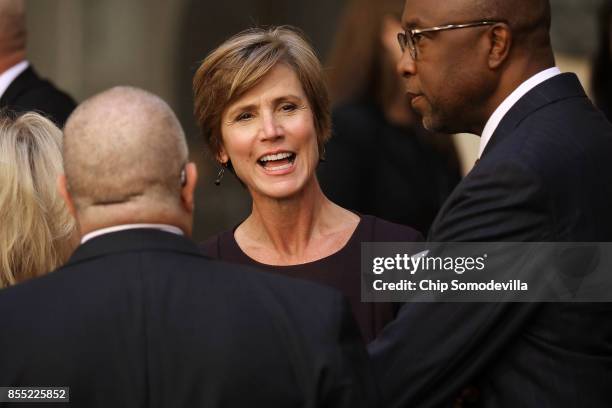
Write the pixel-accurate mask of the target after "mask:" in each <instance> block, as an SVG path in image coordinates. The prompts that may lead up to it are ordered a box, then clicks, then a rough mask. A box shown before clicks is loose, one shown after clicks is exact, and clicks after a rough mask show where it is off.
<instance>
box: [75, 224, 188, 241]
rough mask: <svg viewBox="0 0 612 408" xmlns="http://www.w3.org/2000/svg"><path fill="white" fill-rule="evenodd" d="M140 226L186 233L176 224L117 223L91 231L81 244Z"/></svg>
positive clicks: (174, 232)
mask: <svg viewBox="0 0 612 408" xmlns="http://www.w3.org/2000/svg"><path fill="white" fill-rule="evenodd" d="M140 228H150V229H157V230H161V231H166V232H171V233H173V234H177V235H185V234H184V233H183V231H182V230H181V229H180V228H178V227H175V226H174V225H167V224H123V225H115V226H113V227H108V228H101V229H99V230H95V231H91V232H90V233H88V234H85V235H83V238H81V244H84V243H85V242H87V241H89V240H90V239H92V238H95V237H98V236H100V235H104V234H110V233H111V232H117V231H124V230H129V229H140Z"/></svg>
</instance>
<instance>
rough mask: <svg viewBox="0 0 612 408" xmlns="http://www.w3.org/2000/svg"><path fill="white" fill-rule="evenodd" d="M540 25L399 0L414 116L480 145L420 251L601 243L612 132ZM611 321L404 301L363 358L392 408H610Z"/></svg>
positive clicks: (579, 311) (494, 0)
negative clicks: (561, 64) (439, 245)
mask: <svg viewBox="0 0 612 408" xmlns="http://www.w3.org/2000/svg"><path fill="white" fill-rule="evenodd" d="M550 23H551V16H550V5H549V3H548V1H547V0H406V2H405V6H404V11H403V16H402V25H403V29H404V30H405V31H404V32H402V33H400V34H399V35H398V40H399V42H400V47H401V48H402V50H403V55H402V59H401V61H400V63H399V65H398V70H399V72H400V74H401V76H402V77H403V79H404V83H405V88H406V92H407V93H408V95H409V96H410V97H411V103H412V107H413V108H414V109H415V110H416V111H417V112H418V113H419V114H420V116H421V117H422V121H423V124H424V126H425V127H426V128H428V129H430V130H432V131H440V132H447V133H458V132H469V133H474V134H477V135H480V137H481V140H480V152H479V160H478V162H477V164H476V165H475V167H474V168H473V170H472V171H471V172H470V173H469V174H468V175H467V176H466V177H465V178H464V180H463V181H462V182H461V183H460V184H459V185H458V187H457V188H456V189H455V190H454V192H453V193H452V194H451V195H450V197H449V198H448V200H447V201H446V203H445V204H444V205H443V207H442V209H441V211H440V212H439V213H438V216H437V218H436V220H435V221H434V223H433V225H432V228H431V230H430V235H429V237H428V238H429V240H430V241H433V242H441V241H466V242H483V241H516V242H522V241H552V242H555V241H570V242H572V241H574V242H576V241H587V242H589V241H604V242H609V241H612V126H611V125H610V123H608V122H607V121H606V120H605V118H604V116H603V115H602V114H601V113H600V112H599V111H597V110H596V109H595V108H594V107H593V105H592V104H591V102H590V101H589V99H588V98H587V96H586V95H585V93H584V91H583V89H582V87H581V85H580V83H579V82H578V79H577V77H576V76H575V75H574V74H570V73H566V74H562V73H560V71H559V69H558V68H557V67H555V61H554V57H553V52H552V48H551V44H550V37H549V28H550ZM570 29H571V27H570ZM576 35H580V33H579V32H577V33H576ZM610 322H612V305H610V304H607V303H600V304H589V303H582V304H579V303H573V304H560V303H556V304H555V303H550V304H544V305H543V304H536V303H531V304H530V303H522V304H512V303H504V304H501V303H500V304H485V303H480V304H466V303H460V304H451V305H449V304H406V305H404V306H403V307H402V309H401V310H400V312H399V315H398V317H397V319H396V320H395V321H394V322H393V323H392V324H391V325H390V326H389V327H388V328H387V329H386V331H385V332H384V333H383V336H382V337H381V338H379V339H378V340H377V341H376V342H374V343H373V344H371V346H370V352H371V356H372V357H373V359H374V363H375V371H376V374H377V376H378V379H379V384H380V385H381V387H382V391H383V396H384V397H385V399H386V402H387V406H389V407H412V406H418V407H433V406H449V405H450V404H452V403H453V402H454V403H456V404H458V405H460V404H464V405H467V404H469V402H473V403H474V404H475V405H477V406H479V407H534V408H535V407H578V406H581V407H587V406H588V407H603V406H612V392H610V384H611V383H610V379H611V378H612V324H611V323H610Z"/></svg>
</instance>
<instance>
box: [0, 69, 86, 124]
mask: <svg viewBox="0 0 612 408" xmlns="http://www.w3.org/2000/svg"><path fill="white" fill-rule="evenodd" d="M75 107H76V104H75V102H74V100H73V99H72V98H71V97H70V96H68V95H67V94H66V93H64V92H62V91H60V90H59V89H57V88H56V87H55V86H54V85H53V84H52V83H51V82H49V81H47V80H44V79H42V78H40V77H39V76H38V75H37V74H36V72H35V71H34V69H33V68H32V67H31V66H30V67H28V68H27V69H26V70H25V71H23V72H22V73H21V74H19V76H17V78H15V80H14V81H13V82H11V84H10V85H9V87H8V88H7V89H6V91H5V92H4V94H2V97H1V98H0V108H1V109H7V110H9V111H14V112H16V113H23V112H27V111H36V112H38V113H42V114H43V115H45V116H46V117H48V118H49V119H51V120H52V121H53V122H55V124H56V125H57V126H59V127H60V128H61V127H63V126H64V123H66V119H68V116H70V114H71V113H72V111H73V110H74V108H75Z"/></svg>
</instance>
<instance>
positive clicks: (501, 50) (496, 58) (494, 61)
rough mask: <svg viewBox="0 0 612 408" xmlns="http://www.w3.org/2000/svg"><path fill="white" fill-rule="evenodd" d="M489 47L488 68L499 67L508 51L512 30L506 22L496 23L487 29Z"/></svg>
mask: <svg viewBox="0 0 612 408" xmlns="http://www.w3.org/2000/svg"><path fill="white" fill-rule="evenodd" d="M489 40H490V42H491V49H490V50H489V68H491V69H497V68H499V67H500V66H501V65H502V64H503V63H504V61H505V60H506V58H507V57H508V54H509V53H510V46H511V45H512V31H510V27H509V26H508V24H506V23H497V24H495V25H494V26H493V28H492V29H491V30H489Z"/></svg>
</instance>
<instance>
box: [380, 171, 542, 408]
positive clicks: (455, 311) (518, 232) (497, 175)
mask: <svg viewBox="0 0 612 408" xmlns="http://www.w3.org/2000/svg"><path fill="white" fill-rule="evenodd" d="M476 170H482V169H476ZM543 187H544V186H543V183H542V182H541V180H539V178H538V177H537V175H536V174H535V172H533V171H531V170H530V169H529V168H528V167H527V166H524V165H519V164H514V163H499V164H497V165H495V166H492V168H491V170H490V171H480V172H479V173H478V172H477V173H475V174H473V176H472V177H470V179H469V180H466V183H464V184H463V185H462V186H461V188H462V191H461V192H460V194H456V195H455V196H454V198H452V200H453V201H452V202H450V203H449V204H450V205H448V206H446V211H445V213H443V214H442V217H441V218H440V220H438V222H437V223H436V225H435V227H434V228H433V229H432V233H431V234H430V237H429V240H430V241H435V242H440V241H465V242H478V241H529V240H533V241H536V240H544V239H545V238H546V236H547V234H548V233H549V230H548V226H549V225H550V222H549V217H550V214H549V212H547V211H546V206H547V205H548V204H547V199H546V195H545V193H544V188H543ZM443 211H444V210H443ZM538 307H539V305H538V304H535V303H452V304H449V303H408V304H405V305H404V306H402V308H401V310H400V312H399V313H398V317H397V318H396V320H394V321H393V322H392V323H391V324H390V325H389V326H388V327H387V328H386V329H385V331H383V333H382V334H381V336H380V337H379V338H378V339H377V340H376V341H374V342H373V343H372V344H370V347H369V352H370V355H371V357H372V359H373V366H374V372H375V375H376V376H377V380H378V384H379V387H380V389H381V393H382V397H383V401H384V406H386V407H411V406H418V407H433V406H445V405H446V406H448V405H450V403H451V402H452V401H453V400H454V399H455V398H456V396H457V395H458V394H459V392H460V391H461V390H462V389H464V388H465V387H466V386H468V385H470V383H471V382H472V381H474V380H475V376H476V374H477V373H480V372H482V370H483V368H484V367H486V366H487V364H488V363H490V362H491V361H493V359H495V358H496V357H498V356H499V353H500V352H501V350H502V349H503V348H504V347H506V346H507V345H508V343H509V342H511V341H512V340H513V338H515V336H517V335H519V333H520V332H521V330H522V329H523V328H524V325H525V324H526V322H527V321H528V320H529V319H530V318H531V317H532V316H533V313H534V311H535V310H537V309H538ZM517 391H518V390H517Z"/></svg>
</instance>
